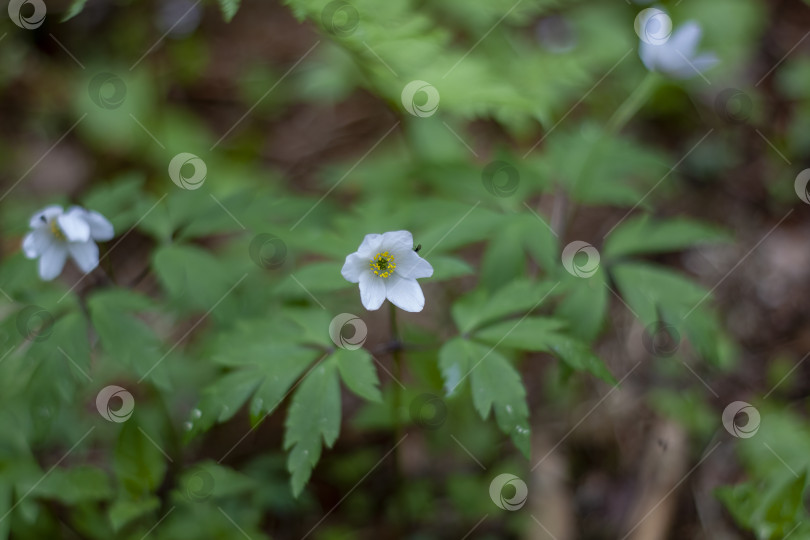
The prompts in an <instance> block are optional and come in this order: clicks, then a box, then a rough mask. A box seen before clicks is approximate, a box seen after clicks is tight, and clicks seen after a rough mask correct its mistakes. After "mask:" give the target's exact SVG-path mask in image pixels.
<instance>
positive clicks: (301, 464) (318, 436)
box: [284, 358, 340, 497]
mask: <svg viewBox="0 0 810 540" xmlns="http://www.w3.org/2000/svg"><path fill="white" fill-rule="evenodd" d="M339 432H340V383H339V381H338V374H337V368H336V366H335V362H334V361H333V359H331V358H330V359H327V360H326V361H324V362H322V363H321V364H320V365H319V366H317V367H316V368H315V369H313V370H312V371H310V373H309V374H308V375H307V376H306V377H305V378H304V381H303V382H302V383H301V386H300V387H299V388H298V390H296V392H295V394H294V395H293V400H292V404H291V405H290V409H289V411H288V413H287V421H286V422H285V432H284V449H285V450H289V451H290V453H289V456H288V457H287V470H289V471H290V473H292V477H291V478H290V484H291V486H292V492H293V495H294V496H296V497H297V496H298V495H300V494H301V491H302V490H303V489H304V485H305V484H306V483H307V481H308V480H309V477H310V475H311V474H312V469H313V468H314V467H315V465H316V464H317V463H318V460H319V459H320V457H321V440H323V444H325V445H326V446H327V447H328V448H331V447H332V445H333V444H334V443H335V440H336V439H337V437H338V434H339Z"/></svg>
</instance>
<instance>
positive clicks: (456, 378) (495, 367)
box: [439, 337, 530, 457]
mask: <svg viewBox="0 0 810 540" xmlns="http://www.w3.org/2000/svg"><path fill="white" fill-rule="evenodd" d="M439 367H440V369H441V372H442V378H443V379H444V386H445V391H446V393H447V395H448V396H452V395H455V394H456V393H457V392H458V390H459V388H460V387H461V385H462V383H464V382H465V381H466V380H469V381H470V383H471V387H472V395H473V404H474V405H475V408H476V410H477V411H478V413H479V414H480V415H481V418H483V419H485V420H486V418H487V417H488V416H489V412H490V411H491V410H492V409H494V410H495V419H496V421H497V424H498V427H499V428H500V429H501V431H503V432H504V433H505V434H507V435H509V436H510V437H511V438H512V441H513V442H514V443H515V446H517V447H518V449H520V451H521V452H523V453H524V454H525V455H526V456H527V457H528V456H529V434H530V431H529V424H528V416H529V410H528V406H527V404H526V390H525V388H524V387H523V383H522V382H521V380H520V375H519V374H518V372H517V371H516V370H515V369H514V368H513V367H512V365H511V364H510V363H509V361H508V360H507V359H506V358H505V357H504V356H503V355H502V354H501V353H499V352H497V351H496V350H495V349H494V348H490V347H487V346H484V345H481V344H479V343H475V342H473V341H469V340H467V339H464V338H461V337H456V338H453V339H451V340H450V341H448V342H447V343H445V344H444V346H442V348H441V349H440V350H439Z"/></svg>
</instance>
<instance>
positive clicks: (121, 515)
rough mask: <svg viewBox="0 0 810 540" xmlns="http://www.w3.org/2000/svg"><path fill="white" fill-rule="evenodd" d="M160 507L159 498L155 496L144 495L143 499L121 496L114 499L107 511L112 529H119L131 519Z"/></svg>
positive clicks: (130, 521)
mask: <svg viewBox="0 0 810 540" xmlns="http://www.w3.org/2000/svg"><path fill="white" fill-rule="evenodd" d="M158 508H160V499H159V498H157V497H146V498H145V499H139V500H132V499H129V498H122V499H118V500H116V501H115V502H114V503H113V504H112V506H110V510H109V512H108V514H107V515H108V516H109V518H110V524H112V527H113V530H115V531H120V530H121V529H122V528H123V527H125V526H126V525H127V524H129V523H132V521H134V520H136V519H138V518H140V517H143V516H145V515H146V514H149V513H151V512H154V511H155V510H157V509H158Z"/></svg>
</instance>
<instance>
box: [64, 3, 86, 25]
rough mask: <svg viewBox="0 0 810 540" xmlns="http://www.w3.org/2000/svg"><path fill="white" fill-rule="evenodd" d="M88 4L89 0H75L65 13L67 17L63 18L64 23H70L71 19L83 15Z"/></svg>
mask: <svg viewBox="0 0 810 540" xmlns="http://www.w3.org/2000/svg"><path fill="white" fill-rule="evenodd" d="M86 3H87V0H73V2H72V3H71V4H70V7H68V9H67V11H66V12H65V15H64V16H63V17H62V22H65V21H69V20H70V19H72V18H73V17H75V16H76V15H78V14H79V13H81V12H82V10H83V9H84V5H85V4H86Z"/></svg>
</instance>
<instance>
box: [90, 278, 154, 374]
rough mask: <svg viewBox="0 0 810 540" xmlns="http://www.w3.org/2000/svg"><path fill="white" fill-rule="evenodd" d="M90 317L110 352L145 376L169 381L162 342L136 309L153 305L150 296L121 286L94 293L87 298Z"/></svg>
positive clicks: (107, 350) (111, 355) (104, 346)
mask: <svg viewBox="0 0 810 540" xmlns="http://www.w3.org/2000/svg"><path fill="white" fill-rule="evenodd" d="M87 306H88V309H89V311H90V321H91V322H92V324H93V328H94V329H95V331H96V332H97V333H98V337H99V340H100V341H101V346H102V348H103V349H104V351H105V352H106V353H107V355H108V356H110V357H113V358H115V359H116V361H117V362H123V363H124V364H128V365H130V366H131V367H132V368H133V369H134V370H135V372H136V373H138V374H139V375H141V376H146V375H147V373H148V374H149V376H150V378H151V379H152V380H153V381H154V382H156V383H157V384H164V383H165V375H164V372H163V371H162V370H161V369H160V368H161V366H160V361H161V360H162V359H163V354H162V353H161V350H162V343H161V341H160V339H159V338H158V337H157V335H155V332H154V331H153V330H152V329H151V328H150V327H149V326H148V325H147V324H146V323H145V322H144V321H143V320H141V319H140V318H138V317H137V316H136V313H138V312H140V311H143V310H144V309H145V308H147V307H150V303H149V301H148V299H147V298H145V297H142V296H141V295H138V294H136V293H133V292H129V291H122V290H118V289H113V290H107V291H102V292H98V293H95V294H93V295H92V296H91V297H90V299H89V300H88V302H87Z"/></svg>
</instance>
